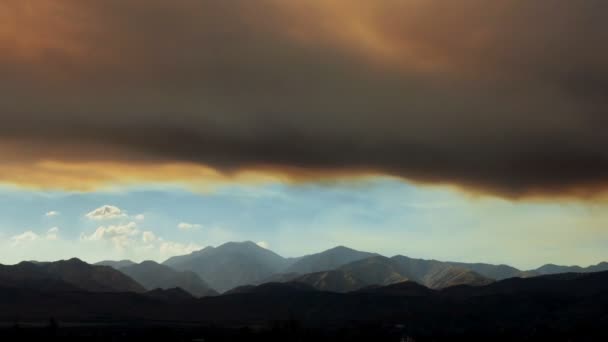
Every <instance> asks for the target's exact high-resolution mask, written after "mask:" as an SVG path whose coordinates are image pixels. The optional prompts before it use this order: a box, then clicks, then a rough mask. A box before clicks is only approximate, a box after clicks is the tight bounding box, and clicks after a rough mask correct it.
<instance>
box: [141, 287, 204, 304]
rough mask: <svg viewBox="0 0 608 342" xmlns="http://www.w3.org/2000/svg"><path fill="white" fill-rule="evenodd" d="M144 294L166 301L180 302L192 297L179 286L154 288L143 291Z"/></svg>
mask: <svg viewBox="0 0 608 342" xmlns="http://www.w3.org/2000/svg"><path fill="white" fill-rule="evenodd" d="M145 295H146V296H148V297H151V298H155V299H160V300H162V301H166V302H180V301H186V300H191V299H194V297H193V296H192V294H191V293H189V292H188V291H186V290H184V289H181V288H179V287H176V288H172V289H161V288H156V289H154V290H152V291H148V292H146V293H145Z"/></svg>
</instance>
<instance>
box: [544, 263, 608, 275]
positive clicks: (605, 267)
mask: <svg viewBox="0 0 608 342" xmlns="http://www.w3.org/2000/svg"><path fill="white" fill-rule="evenodd" d="M535 271H536V272H538V273H539V274H543V275H545V274H557V273H571V272H573V273H590V272H603V271H608V262H601V263H599V264H597V265H592V266H589V267H580V266H560V265H554V264H546V265H543V266H541V267H539V268H537V269H536V270H535Z"/></svg>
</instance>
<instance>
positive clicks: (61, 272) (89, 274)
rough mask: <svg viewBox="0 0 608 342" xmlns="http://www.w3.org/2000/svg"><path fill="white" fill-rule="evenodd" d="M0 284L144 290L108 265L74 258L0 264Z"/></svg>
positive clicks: (66, 289)
mask: <svg viewBox="0 0 608 342" xmlns="http://www.w3.org/2000/svg"><path fill="white" fill-rule="evenodd" d="M0 284H2V285H7V286H15V287H20V288H32V289H37V290H50V291H57V290H61V291H75V290H80V291H83V290H84V291H91V292H144V291H145V289H144V288H143V287H142V286H141V285H140V284H138V283H137V282H135V281H134V280H133V279H131V278H129V277H128V276H126V275H124V274H123V273H121V272H119V271H117V270H115V269H113V268H111V267H108V266H95V265H89V264H87V263H85V262H83V261H80V260H78V259H70V260H62V261H57V262H48V263H36V264H34V263H27V262H22V263H20V264H18V265H14V266H1V267H0Z"/></svg>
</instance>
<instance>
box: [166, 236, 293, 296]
mask: <svg viewBox="0 0 608 342" xmlns="http://www.w3.org/2000/svg"><path fill="white" fill-rule="evenodd" d="M163 264H164V265H167V266H170V267H172V268H174V269H176V270H181V271H192V272H195V273H196V274H198V275H199V276H200V277H201V278H202V279H205V280H206V281H207V282H208V283H209V285H210V286H211V287H212V288H214V289H216V290H218V291H220V292H224V291H227V290H229V289H232V288H235V287H237V286H241V285H246V284H255V283H259V282H260V281H262V280H264V279H267V278H269V277H270V276H271V275H273V274H274V273H277V272H280V271H281V270H283V269H284V268H285V267H286V266H287V265H288V261H287V260H286V259H284V258H283V257H281V256H279V255H277V254H275V253H274V252H272V251H269V250H267V249H264V248H262V247H260V246H258V245H256V244H255V243H253V242H250V241H248V242H229V243H226V244H223V245H221V246H219V247H217V248H213V247H207V248H205V249H203V250H201V251H198V252H194V253H192V254H190V255H186V256H180V257H174V258H171V259H169V260H167V261H165V262H164V263H163Z"/></svg>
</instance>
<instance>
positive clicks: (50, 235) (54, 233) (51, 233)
mask: <svg viewBox="0 0 608 342" xmlns="http://www.w3.org/2000/svg"><path fill="white" fill-rule="evenodd" d="M58 235H59V227H53V228H51V229H49V230H48V231H47V232H46V239H47V240H57V239H58Z"/></svg>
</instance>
